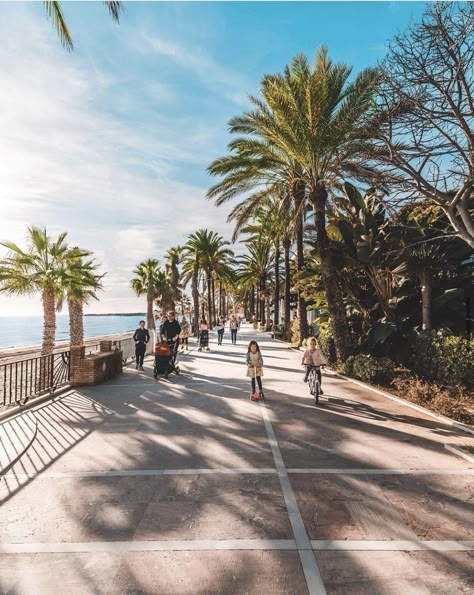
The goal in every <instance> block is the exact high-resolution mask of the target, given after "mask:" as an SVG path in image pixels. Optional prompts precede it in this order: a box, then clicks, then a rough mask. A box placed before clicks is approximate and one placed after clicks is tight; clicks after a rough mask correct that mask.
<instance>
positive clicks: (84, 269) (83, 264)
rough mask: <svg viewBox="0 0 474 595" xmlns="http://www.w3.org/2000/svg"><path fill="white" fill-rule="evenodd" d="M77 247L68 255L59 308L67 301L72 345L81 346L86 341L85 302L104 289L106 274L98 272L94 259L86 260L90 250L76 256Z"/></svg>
mask: <svg viewBox="0 0 474 595" xmlns="http://www.w3.org/2000/svg"><path fill="white" fill-rule="evenodd" d="M75 250H78V248H75V249H73V250H70V251H69V252H68V253H67V255H66V275H65V279H64V281H63V285H62V290H63V291H62V295H61V296H60V297H59V299H58V304H57V310H58V311H59V310H61V309H62V306H63V301H64V300H66V301H67V305H68V312H69V341H70V346H71V347H74V346H80V345H83V343H84V304H86V303H87V302H88V301H89V300H90V299H91V298H92V299H98V298H97V291H98V290H100V289H102V282H101V281H102V279H103V277H104V275H98V274H97V273H96V271H97V268H98V265H97V264H95V263H94V261H93V260H92V259H90V260H86V259H85V256H87V257H89V256H90V255H91V253H90V252H88V253H87V254H84V257H82V258H77V257H76V256H75Z"/></svg>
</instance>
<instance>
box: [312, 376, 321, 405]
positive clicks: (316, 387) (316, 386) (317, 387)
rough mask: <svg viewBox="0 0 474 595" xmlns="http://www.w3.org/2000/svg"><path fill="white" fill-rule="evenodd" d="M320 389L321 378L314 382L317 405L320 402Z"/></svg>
mask: <svg viewBox="0 0 474 595" xmlns="http://www.w3.org/2000/svg"><path fill="white" fill-rule="evenodd" d="M319 390H320V387H319V380H316V382H315V383H314V393H313V395H314V404H315V405H318V403H319Z"/></svg>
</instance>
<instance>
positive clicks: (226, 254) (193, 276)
mask: <svg viewBox="0 0 474 595" xmlns="http://www.w3.org/2000/svg"><path fill="white" fill-rule="evenodd" d="M228 244H229V242H226V241H224V239H223V238H222V237H221V236H220V235H219V234H217V233H216V232H214V231H209V230H207V229H200V230H199V231H197V232H196V233H194V234H191V235H190V236H189V238H188V241H187V243H186V245H185V247H184V252H183V254H184V267H183V272H184V274H185V280H186V282H188V281H189V280H191V285H192V295H193V302H194V318H195V326H196V328H197V324H198V320H199V291H198V282H199V275H200V274H201V273H203V274H204V283H205V284H206V287H207V307H208V316H209V326H210V328H212V325H213V321H214V319H215V306H214V307H213V303H214V300H213V280H214V278H216V277H217V278H218V279H222V280H223V281H225V280H229V279H231V278H232V268H231V265H230V258H231V257H232V256H233V252H232V250H230V249H229V248H226V245H228Z"/></svg>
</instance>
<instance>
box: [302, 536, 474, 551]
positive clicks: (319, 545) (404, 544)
mask: <svg viewBox="0 0 474 595" xmlns="http://www.w3.org/2000/svg"><path fill="white" fill-rule="evenodd" d="M311 545H312V546H313V549H314V550H316V551H323V550H325V551H327V550H339V551H359V552H369V551H370V552H376V551H385V552H403V551H411V552H419V551H427V550H428V551H432V552H466V551H473V550H474V541H455V540H446V541H436V540H430V541H422V540H420V541H418V540H416V541H412V540H404V539H400V540H397V539H395V540H389V539H387V540H372V539H367V540H364V539H360V540H359V539H345V540H344V539H341V540H338V539H336V540H330V539H329V540H312V541H311Z"/></svg>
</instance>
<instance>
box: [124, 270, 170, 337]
mask: <svg viewBox="0 0 474 595" xmlns="http://www.w3.org/2000/svg"><path fill="white" fill-rule="evenodd" d="M133 274H134V275H135V277H134V278H133V279H132V280H131V281H130V286H131V288H132V289H133V291H134V292H135V294H136V295H137V296H138V297H140V296H142V295H146V303H147V314H146V318H147V327H148V328H149V329H155V328H156V326H155V316H154V314H153V303H154V301H155V299H156V298H157V296H158V295H159V294H160V290H161V288H162V282H163V279H162V276H161V274H162V271H160V267H159V265H158V261H157V260H156V259H155V258H148V259H147V260H144V261H143V262H141V263H140V264H139V265H138V266H137V267H136V269H135V270H134V271H133Z"/></svg>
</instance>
